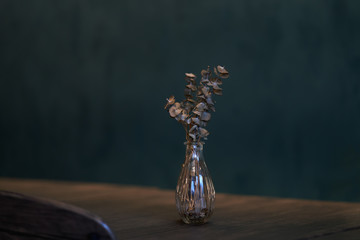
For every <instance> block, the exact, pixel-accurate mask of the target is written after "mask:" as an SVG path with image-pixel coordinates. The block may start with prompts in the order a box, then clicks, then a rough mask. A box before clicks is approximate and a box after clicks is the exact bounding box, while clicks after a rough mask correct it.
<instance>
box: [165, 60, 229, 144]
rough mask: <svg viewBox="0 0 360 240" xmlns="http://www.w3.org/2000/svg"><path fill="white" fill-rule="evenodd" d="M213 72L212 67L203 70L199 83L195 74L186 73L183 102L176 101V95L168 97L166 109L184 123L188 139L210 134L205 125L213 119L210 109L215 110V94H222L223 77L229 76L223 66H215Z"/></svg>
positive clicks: (194, 140) (204, 136) (191, 139)
mask: <svg viewBox="0 0 360 240" xmlns="http://www.w3.org/2000/svg"><path fill="white" fill-rule="evenodd" d="M213 73H214V74H215V75H213ZM213 73H212V72H211V71H210V67H208V68H207V69H206V70H202V71H201V80H200V82H199V83H197V82H196V80H195V79H196V76H195V75H194V74H192V73H185V80H186V82H187V85H186V87H185V91H184V94H185V99H184V100H183V101H181V102H176V101H175V97H174V96H171V97H169V98H167V99H166V100H167V103H166V105H165V109H167V110H168V112H169V114H170V117H172V118H175V119H176V120H177V121H178V122H180V123H181V124H182V125H183V127H184V129H185V131H186V140H187V141H191V142H200V141H201V139H204V140H207V136H208V135H209V131H208V130H206V129H205V127H206V126H207V124H208V122H209V121H210V119H211V113H210V111H212V112H215V106H214V105H215V101H214V100H213V96H214V95H222V88H221V87H220V85H222V79H225V78H228V77H229V72H228V71H227V70H226V69H225V68H224V67H222V66H217V67H214V71H213Z"/></svg>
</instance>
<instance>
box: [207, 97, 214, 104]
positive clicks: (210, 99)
mask: <svg viewBox="0 0 360 240" xmlns="http://www.w3.org/2000/svg"><path fill="white" fill-rule="evenodd" d="M206 102H207V104H209V105H214V104H215V103H214V102H213V100H212V98H211V97H207V98H206Z"/></svg>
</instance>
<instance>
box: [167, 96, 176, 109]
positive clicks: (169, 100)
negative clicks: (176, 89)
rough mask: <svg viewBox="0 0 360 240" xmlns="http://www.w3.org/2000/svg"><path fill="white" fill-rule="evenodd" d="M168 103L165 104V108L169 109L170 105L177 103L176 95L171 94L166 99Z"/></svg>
mask: <svg viewBox="0 0 360 240" xmlns="http://www.w3.org/2000/svg"><path fill="white" fill-rule="evenodd" d="M166 101H167V103H166V105H165V109H167V108H168V107H169V106H170V105H173V104H174V103H175V97H174V96H170V97H169V98H167V99H166Z"/></svg>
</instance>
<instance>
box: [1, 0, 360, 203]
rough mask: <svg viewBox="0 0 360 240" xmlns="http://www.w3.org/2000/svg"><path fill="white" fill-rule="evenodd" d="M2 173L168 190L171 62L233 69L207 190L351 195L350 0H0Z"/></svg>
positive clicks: (213, 127) (171, 172)
mask: <svg viewBox="0 0 360 240" xmlns="http://www.w3.org/2000/svg"><path fill="white" fill-rule="evenodd" d="M0 33H1V36H0V79H1V81H0V98H1V100H0V110H1V118H0V176H6V177H23V178H46V179H63V180H81V181H101V182H115V183H121V184H138V185H151V186H159V187H164V188H174V187H175V185H176V181H177V177H178V174H179V171H180V165H181V163H182V161H183V158H184V151H185V148H184V146H183V142H184V139H185V136H184V131H183V129H182V127H181V126H180V125H178V123H177V122H176V121H175V120H173V119H170V117H169V116H168V115H167V113H166V112H165V111H164V110H163V105H164V103H165V98H166V97H168V96H169V95H170V94H175V95H176V96H178V97H179V98H182V92H183V88H184V81H183V74H184V72H193V73H199V72H200V70H201V69H202V68H205V67H206V66H207V65H216V64H221V65H225V67H226V68H227V69H228V70H229V71H230V73H231V79H229V80H227V81H226V82H225V83H224V96H222V97H218V98H217V112H216V114H214V115H213V119H212V121H211V122H210V125H209V130H210V132H211V135H210V136H209V140H208V141H207V143H206V146H205V159H206V161H207V164H208V167H209V169H210V172H211V174H212V177H213V180H214V183H215V187H216V190H217V192H230V193H238V194H256V195H270V196H281V197H296V198H312V199H325V200H346V201H360V187H359V182H360V1H357V0H353V1H350V0H348V1H344V0H332V1H331V0H319V1H312V0H306V1H304V0H291V1H281V0H273V1H269V0H240V1H235V0H234V1H231V0H222V1H215V0H206V1H205V0H204V1H190V0H189V1H184V0H176V1H171V0H155V1H146V0H142V1H139V0H126V1H115V0H114V1H73V0H71V1H68V0H61V1H35V0H32V1H14V0H2V1H0Z"/></svg>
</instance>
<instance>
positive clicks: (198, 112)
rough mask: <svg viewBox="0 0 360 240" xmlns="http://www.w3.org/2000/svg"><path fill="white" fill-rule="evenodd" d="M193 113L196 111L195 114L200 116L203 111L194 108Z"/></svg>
mask: <svg viewBox="0 0 360 240" xmlns="http://www.w3.org/2000/svg"><path fill="white" fill-rule="evenodd" d="M193 113H195V114H196V115H198V116H201V112H200V111H198V110H194V111H193Z"/></svg>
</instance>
